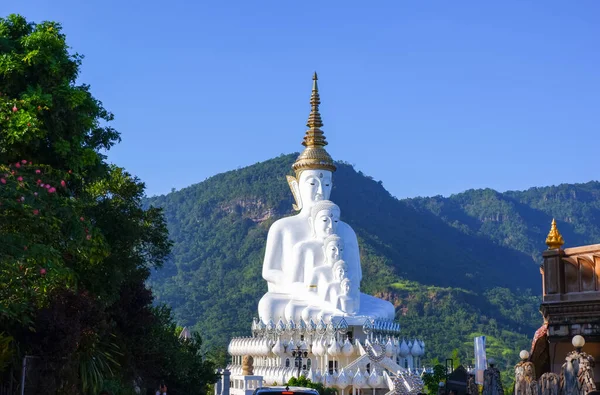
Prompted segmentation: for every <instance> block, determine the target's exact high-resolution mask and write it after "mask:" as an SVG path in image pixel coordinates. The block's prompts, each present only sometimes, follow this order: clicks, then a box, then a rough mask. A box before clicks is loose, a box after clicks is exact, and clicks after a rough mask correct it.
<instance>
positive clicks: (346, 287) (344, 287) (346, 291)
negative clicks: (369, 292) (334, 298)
mask: <svg viewBox="0 0 600 395" xmlns="http://www.w3.org/2000/svg"><path fill="white" fill-rule="evenodd" d="M341 291H342V295H348V294H349V293H350V281H342V289H341Z"/></svg>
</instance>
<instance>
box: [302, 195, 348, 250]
mask: <svg viewBox="0 0 600 395" xmlns="http://www.w3.org/2000/svg"><path fill="white" fill-rule="evenodd" d="M338 222H340V208H339V207H338V205H337V204H335V203H333V202H332V201H330V200H321V201H319V202H316V203H315V204H314V205H313V206H312V207H311V208H310V217H309V218H308V223H309V225H310V227H311V228H312V234H313V237H315V238H317V239H321V240H324V239H325V238H326V237H327V236H330V235H332V234H334V233H335V232H336V230H337V225H338Z"/></svg>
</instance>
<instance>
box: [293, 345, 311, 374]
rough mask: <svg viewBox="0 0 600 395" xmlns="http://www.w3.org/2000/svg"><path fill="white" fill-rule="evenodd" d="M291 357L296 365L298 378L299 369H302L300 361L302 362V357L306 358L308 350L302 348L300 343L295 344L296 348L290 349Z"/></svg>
mask: <svg viewBox="0 0 600 395" xmlns="http://www.w3.org/2000/svg"><path fill="white" fill-rule="evenodd" d="M292 357H293V358H294V361H295V362H296V364H297V365H298V378H300V371H301V370H302V362H304V358H308V351H306V350H302V343H300V344H298V346H296V349H295V350H293V351H292Z"/></svg>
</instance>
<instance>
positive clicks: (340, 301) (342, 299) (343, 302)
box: [336, 277, 358, 315]
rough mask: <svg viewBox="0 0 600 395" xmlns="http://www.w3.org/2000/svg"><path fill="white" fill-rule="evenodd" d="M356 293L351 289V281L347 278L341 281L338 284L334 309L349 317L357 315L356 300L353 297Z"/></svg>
mask: <svg viewBox="0 0 600 395" xmlns="http://www.w3.org/2000/svg"><path fill="white" fill-rule="evenodd" d="M356 291H357V290H356ZM357 293H358V292H355V290H354V289H352V280H350V279H349V278H347V277H346V278H344V279H342V282H341V283H340V296H338V298H337V304H336V308H337V309H338V310H341V311H343V312H344V313H346V314H350V315H354V314H356V313H358V305H357V303H356V301H357V299H358V298H356V297H355V294H357Z"/></svg>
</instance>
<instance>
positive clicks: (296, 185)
mask: <svg viewBox="0 0 600 395" xmlns="http://www.w3.org/2000/svg"><path fill="white" fill-rule="evenodd" d="M320 102H321V99H320V98H319V88H318V86H317V73H315V74H314V76H313V89H312V94H311V97H310V105H311V112H310V115H309V116H308V122H307V123H306V126H308V130H307V131H306V134H305V135H304V140H303V141H302V145H303V146H304V147H305V149H304V150H303V151H302V152H301V153H300V155H298V158H297V159H296V161H295V162H294V164H293V165H292V169H293V170H294V172H295V173H296V176H295V177H294V176H287V180H288V184H289V185H290V188H291V189H292V193H293V194H294V198H295V199H296V204H295V205H294V209H295V210H303V209H307V210H310V208H311V207H312V205H313V204H314V203H315V202H318V201H320V200H327V199H329V195H330V194H331V185H332V184H331V175H332V173H333V172H334V171H335V169H336V167H335V164H334V163H333V159H332V158H331V156H330V155H329V153H327V151H326V150H325V146H326V145H327V141H326V139H325V135H324V134H323V131H322V130H321V127H322V126H323V122H322V120H321V114H320V113H319V103H320Z"/></svg>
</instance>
